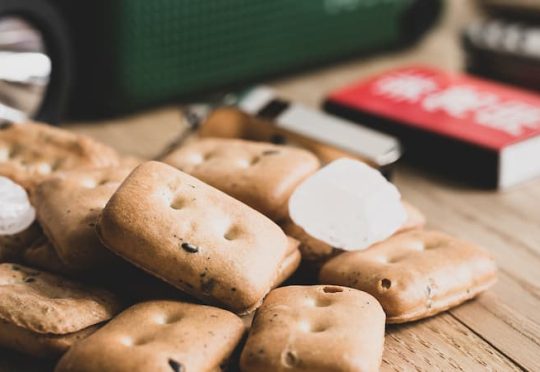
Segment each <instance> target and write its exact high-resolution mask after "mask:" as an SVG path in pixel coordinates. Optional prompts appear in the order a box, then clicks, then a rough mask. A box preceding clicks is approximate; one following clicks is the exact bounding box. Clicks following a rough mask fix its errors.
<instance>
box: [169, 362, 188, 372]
mask: <svg viewBox="0 0 540 372" xmlns="http://www.w3.org/2000/svg"><path fill="white" fill-rule="evenodd" d="M168 363H169V367H171V369H172V371H173V372H184V371H185V369H184V365H183V364H182V363H180V362H177V361H176V360H174V359H169V360H168Z"/></svg>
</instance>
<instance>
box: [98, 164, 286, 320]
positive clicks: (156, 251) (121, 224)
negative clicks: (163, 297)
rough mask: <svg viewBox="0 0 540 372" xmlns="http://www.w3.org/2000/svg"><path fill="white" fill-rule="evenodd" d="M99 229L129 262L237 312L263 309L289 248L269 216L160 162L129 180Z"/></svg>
mask: <svg viewBox="0 0 540 372" xmlns="http://www.w3.org/2000/svg"><path fill="white" fill-rule="evenodd" d="M97 228H98V233H99V235H100V238H101V240H102V241H103V242H104V244H105V245H106V246H107V247H108V248H109V249H110V250H112V251H113V252H115V253H117V254H118V255H120V256H122V257H124V258H125V259H126V260H128V261H130V262H132V263H133V264H135V265H136V266H139V267H140V268H142V269H144V270H146V271H148V272H149V273H151V274H153V275H155V276H157V277H159V278H161V279H163V280H165V281H166V282H168V283H170V284H172V285H173V286H175V287H177V288H179V289H181V290H184V291H186V292H187V293H189V294H192V295H193V296H195V297H198V298H199V299H201V300H203V301H205V302H209V303H213V304H217V305H220V306H224V307H226V308H228V309H231V310H234V311H235V312H238V313H244V312H249V311H251V310H253V309H254V308H256V307H257V306H258V305H259V304H260V302H261V301H262V299H263V297H264V296H265V295H266V293H267V292H268V291H269V290H270V288H271V286H272V285H273V284H274V283H275V281H276V280H277V277H278V275H279V269H280V266H281V263H282V262H283V260H284V258H285V256H286V253H287V249H288V248H287V245H288V242H287V237H286V235H285V234H284V233H283V231H282V230H281V229H280V228H279V226H277V225H276V224H275V223H274V222H272V221H271V220H270V219H268V218H267V217H265V216H263V215H262V214H260V213H259V212H257V211H255V210H254V209H251V208H249V207H248V206H246V205H245V204H243V203H242V202H240V201H238V200H236V199H234V198H232V197H230V196H229V195H226V194H225V193H223V192H221V191H219V190H217V189H215V188H213V187H211V186H209V185H207V184H205V183H203V182H201V181H199V180H198V179H196V178H194V177H192V176H190V175H188V174H185V173H183V172H181V171H179V170H177V169H175V168H173V167H171V166H169V165H166V164H163V163H159V162H147V163H144V164H142V165H141V166H139V167H138V168H136V169H135V170H134V171H133V173H131V174H130V175H129V176H128V178H127V179H126V180H125V181H124V183H123V184H122V185H121V186H120V188H119V189H118V191H117V192H116V193H115V194H114V195H113V197H112V198H111V200H110V201H109V203H108V204H107V206H106V207H105V209H104V210H103V212H102V214H101V217H100V219H99V222H98V226H97Z"/></svg>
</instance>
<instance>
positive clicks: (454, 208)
mask: <svg viewBox="0 0 540 372" xmlns="http://www.w3.org/2000/svg"><path fill="white" fill-rule="evenodd" d="M447 3H448V9H447V13H446V15H445V17H444V19H443V20H442V21H441V23H440V25H439V26H438V27H437V29H436V30H434V31H433V32H432V33H430V34H429V35H428V36H427V37H426V38H425V39H424V40H423V41H422V42H421V43H420V44H419V45H417V46H416V47H414V48H412V49H410V50H407V51H403V52H398V53H392V54H388V55H383V56H378V57H372V58H368V59H363V58H362V59H357V60H354V61H348V62H346V63H343V64H341V65H338V66H333V67H328V68H324V69H320V70H317V71H309V72H306V73H305V74H301V75H297V76H294V77H289V78H286V79H282V80H280V81H271V82H269V85H271V86H273V87H274V88H276V89H277V90H278V91H279V92H280V93H281V94H282V95H283V96H285V97H287V98H290V99H293V100H295V101H298V102H302V103H304V104H306V105H309V106H313V107H317V106H318V105H319V104H320V102H321V100H322V99H323V98H324V96H325V94H327V93H328V92H329V91H330V90H332V89H335V88H338V87H341V86H343V85H345V84H347V83H350V82H352V81H354V80H357V79H360V78H362V77H364V76H367V75H369V74H372V73H375V72H378V71H382V70H385V69H388V68H392V67H395V66H400V65H404V64H410V63H425V64H431V65H436V66H438V67H442V68H446V69H450V70H459V69H461V68H462V66H463V56H462V53H461V51H460V48H459V29H460V28H461V27H462V25H463V24H464V23H466V22H468V21H469V20H470V19H471V17H473V16H474V15H475V14H476V13H477V10H475V9H474V8H473V5H472V1H469V0H450V1H448V2H447ZM66 126H67V127H69V128H71V129H72V130H75V131H77V132H80V133H86V134H89V135H91V136H93V137H95V138H97V139H99V140H102V141H103V142H106V143H108V144H110V145H112V146H114V147H116V148H117V149H119V150H120V151H121V152H123V153H126V154H133V155H137V156H140V157H144V158H152V157H154V156H155V155H156V154H158V153H160V152H161V151H162V149H163V148H165V146H166V145H167V144H168V143H169V142H170V141H171V140H172V139H173V138H174V137H175V136H176V135H178V133H179V132H181V131H182V129H183V128H184V126H183V124H182V120H181V115H180V109H179V107H172V106H170V107H165V108H160V109H157V110H154V111H150V112H146V113H142V114H138V115H134V116H132V117H124V118H119V119H115V120H110V121H103V122H99V123H70V124H66ZM535 160H536V161H538V160H537V159H535ZM531 161H533V160H532V159H531ZM394 181H395V183H396V185H397V186H398V187H399V189H400V190H401V192H402V194H403V196H404V198H405V199H407V200H409V201H410V202H412V203H414V204H415V205H417V206H418V207H419V208H420V209H422V210H423V211H424V213H425V214H426V215H427V216H428V220H429V226H430V227H432V228H436V229H440V230H443V231H446V232H448V233H451V234H454V235H457V236H458V237H460V238H464V239H468V240H471V241H473V242H476V243H478V244H480V245H483V246H485V247H486V248H487V249H488V250H490V251H491V252H492V254H493V255H494V256H495V258H496V260H497V263H498V265H499V268H500V272H499V281H498V283H497V284H496V285H495V287H494V288H493V289H492V290H490V291H489V292H488V293H485V294H484V295H482V296H480V297H479V298H478V299H476V300H473V301H470V302H468V303H466V304H464V305H462V306H460V307H458V308H455V309H453V310H451V311H449V312H446V313H444V314H441V315H439V316H436V317H434V318H430V319H427V320H423V321H419V322H414V323H410V324H405V325H396V326H390V327H388V329H387V335H386V348H385V353H384V358H383V364H382V370H383V371H453V370H458V371H484V370H491V371H513V370H530V371H540V181H533V182H529V183H527V184H524V185H521V186H518V187H514V188H513V189H510V190H507V191H504V192H495V191H486V190H479V189H475V188H471V187H469V186H467V185H464V184H460V183H459V182H456V181H455V180H448V179H446V178H445V177H444V176H441V175H434V174H430V173H427V172H426V171H422V170H418V169H415V168H412V167H410V166H408V165H407V164H400V166H399V167H398V169H397V174H396V176H395V179H394ZM11 359H15V362H12V363H11V362H10V360H11ZM10 363H11V364H10ZM14 365H18V366H21V365H24V364H21V357H20V356H13V355H11V354H10V355H9V356H8V354H6V353H5V352H0V371H13V370H14V369H9V368H10V367H11V368H13V366H14ZM44 368H45V370H47V367H44ZM49 368H50V367H49ZM21 370H35V369H32V368H31V366H29V365H26V368H24V369H21Z"/></svg>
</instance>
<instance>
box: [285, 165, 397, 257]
mask: <svg viewBox="0 0 540 372" xmlns="http://www.w3.org/2000/svg"><path fill="white" fill-rule="evenodd" d="M289 214H290V217H291V219H292V220H293V221H294V223H295V224H297V225H299V226H300V227H302V228H303V229H304V230H305V231H306V232H307V233H308V234H309V235H311V236H312V237H314V238H316V239H319V240H321V241H323V242H325V243H327V244H329V245H331V246H333V247H335V248H339V249H344V250H361V249H365V248H367V247H369V246H370V245H372V244H373V243H376V242H378V241H382V240H384V239H386V238H388V237H390V236H391V235H392V234H394V233H395V232H396V231H397V230H398V229H399V228H400V227H401V226H402V225H403V223H404V222H405V219H406V217H407V216H406V211H405V209H404V208H403V204H402V203H401V195H400V194H399V191H398V190H397V188H396V187H395V186H394V185H392V184H391V183H390V182H388V181H387V180H386V179H385V178H384V177H383V176H382V175H381V173H380V172H378V171H377V170H375V169H373V168H371V167H369V166H368V165H366V164H364V163H362V162H360V161H357V160H352V159H346V158H343V159H339V160H336V161H334V162H332V163H330V164H328V165H327V166H325V167H324V168H322V169H321V170H319V171H318V172H317V173H315V174H314V175H312V176H311V177H309V178H308V179H306V180H305V181H304V182H303V183H302V184H301V185H300V186H299V187H298V188H297V189H296V190H295V191H294V193H293V194H292V196H291V198H290V199H289Z"/></svg>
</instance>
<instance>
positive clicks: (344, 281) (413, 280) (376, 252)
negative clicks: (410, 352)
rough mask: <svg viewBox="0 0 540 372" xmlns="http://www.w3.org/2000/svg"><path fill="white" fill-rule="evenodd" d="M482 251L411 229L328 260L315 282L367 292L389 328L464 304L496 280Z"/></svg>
mask: <svg viewBox="0 0 540 372" xmlns="http://www.w3.org/2000/svg"><path fill="white" fill-rule="evenodd" d="M496 271H497V269H496V265H495V262H494V261H493V259H492V258H491V256H490V255H489V253H488V252H487V251H485V250H484V249H482V248H480V247H477V246H475V245H472V244H470V243H467V242H464V241H461V240H458V239H456V238H453V237H451V236H448V235H446V234H443V233H440V232H436V231H424V230H412V231H409V232H404V233H401V234H398V235H395V236H393V237H391V238H390V239H388V240H386V241H384V242H381V243H378V244H376V245H374V246H372V247H371V248H369V249H367V250H365V251H362V252H347V253H344V254H341V255H339V256H337V257H335V258H333V259H331V260H330V261H328V262H327V263H326V264H325V265H324V266H323V267H322V269H321V271H320V281H321V283H328V284H336V285H345V286H348V287H353V288H357V289H360V290H362V291H366V292H368V293H371V294H372V295H373V296H375V297H376V298H377V300H379V302H380V303H381V304H382V306H383V308H384V310H385V312H386V316H387V321H388V322H389V323H403V322H408V321H413V320H417V319H421V318H425V317H428V316H431V315H435V314H437V313H440V312H442V311H445V310H447V309H449V308H451V307H453V306H457V305H459V304H460V303H462V302H464V301H466V300H469V299H471V298H473V297H475V296H476V295H478V294H479V293H480V292H482V291H484V290H486V289H487V288H489V287H490V286H492V285H493V284H494V283H495V281H496Z"/></svg>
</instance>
